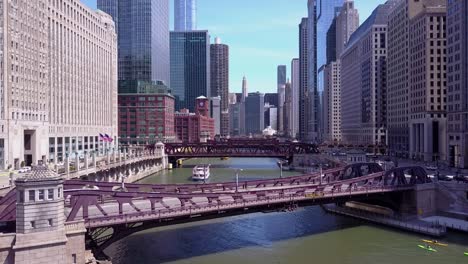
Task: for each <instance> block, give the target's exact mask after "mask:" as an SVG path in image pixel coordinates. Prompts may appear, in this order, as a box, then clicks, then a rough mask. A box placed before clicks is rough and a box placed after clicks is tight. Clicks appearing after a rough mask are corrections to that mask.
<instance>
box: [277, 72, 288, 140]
mask: <svg viewBox="0 0 468 264" xmlns="http://www.w3.org/2000/svg"><path fill="white" fill-rule="evenodd" d="M276 84H277V89H278V90H277V92H278V105H277V107H278V132H279V133H280V134H281V133H283V132H284V102H285V89H286V65H279V66H278V68H277V83H276Z"/></svg>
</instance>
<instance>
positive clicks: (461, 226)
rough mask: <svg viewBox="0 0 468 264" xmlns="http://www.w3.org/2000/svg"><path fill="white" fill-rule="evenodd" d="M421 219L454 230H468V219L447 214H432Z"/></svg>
mask: <svg viewBox="0 0 468 264" xmlns="http://www.w3.org/2000/svg"><path fill="white" fill-rule="evenodd" d="M421 220H423V221H425V222H428V223H437V224H440V225H443V226H445V227H447V228H450V229H453V230H458V231H464V232H468V221H463V220H460V219H455V218H450V217H445V216H431V217H426V218H423V219H421Z"/></svg>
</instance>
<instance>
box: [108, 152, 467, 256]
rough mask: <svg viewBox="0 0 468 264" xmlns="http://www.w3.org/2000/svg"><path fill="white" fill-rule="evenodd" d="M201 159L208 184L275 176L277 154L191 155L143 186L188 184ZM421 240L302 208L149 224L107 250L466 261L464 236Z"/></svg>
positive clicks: (133, 253) (116, 252) (113, 252)
mask: <svg viewBox="0 0 468 264" xmlns="http://www.w3.org/2000/svg"><path fill="white" fill-rule="evenodd" d="M199 163H203V164H207V163H209V164H212V169H211V177H210V180H209V181H210V182H226V181H235V170H236V169H238V168H241V169H243V171H242V172H241V174H240V178H239V180H240V181H243V180H253V179H266V178H274V177H279V176H280V171H279V168H278V166H277V165H276V160H275V159H263V158H262V159H229V160H225V161H221V160H219V159H201V160H200V159H193V160H189V161H186V162H185V163H184V167H183V168H178V169H174V170H173V171H164V172H161V173H158V174H156V175H154V176H152V177H149V178H147V179H145V180H143V181H142V183H190V182H191V180H190V176H191V171H192V168H193V166H194V165H195V164H199ZM296 174H298V173H297V172H284V173H283V176H288V175H296ZM422 238H425V237H423V236H421V235H417V234H411V233H404V232H400V231H398V230H395V229H391V228H386V227H382V226H376V225H372V224H368V223H365V222H361V221H358V220H355V219H351V218H347V217H341V216H336V215H332V214H327V213H325V212H324V211H323V210H322V209H321V208H320V207H308V208H301V209H299V210H297V211H294V212H281V213H268V214H264V213H256V214H250V215H244V216H236V217H227V218H221V219H216V220H209V221H201V222H196V223H190V224H183V225H175V226H169V227H163V228H156V229H150V230H146V231H144V232H140V233H136V234H134V235H131V236H129V237H127V238H125V239H123V240H121V241H119V242H117V243H115V244H114V245H112V246H111V247H110V248H109V249H108V250H107V251H106V253H107V254H108V255H109V256H111V257H112V261H113V263H114V264H133V263H135V264H150V263H151V264H152V263H200V264H205V263H206V264H231V263H232V264H235V263H242V264H247V263H252V264H254V263H259V264H270V263H320V264H322V263H323V264H354V263H356V264H360V263H363V264H374V263H375V264H387V263H388V264H393V263H396V264H406V263H408V264H452V263H453V264H458V263H468V256H464V255H463V252H468V234H459V233H449V234H448V235H447V236H446V237H445V238H444V239H442V241H443V242H444V243H448V244H449V246H448V247H437V246H434V247H435V248H436V249H437V250H438V252H436V253H433V252H428V251H426V250H423V249H420V248H419V247H418V244H422V242H421V241H420V239H422Z"/></svg>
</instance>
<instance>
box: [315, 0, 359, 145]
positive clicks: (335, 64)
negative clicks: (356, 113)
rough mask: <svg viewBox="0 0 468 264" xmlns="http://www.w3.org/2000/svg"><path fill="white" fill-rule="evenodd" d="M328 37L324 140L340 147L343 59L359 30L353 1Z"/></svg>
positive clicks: (338, 18)
mask: <svg viewBox="0 0 468 264" xmlns="http://www.w3.org/2000/svg"><path fill="white" fill-rule="evenodd" d="M337 10H338V13H337V15H336V17H335V19H334V23H333V24H332V25H331V26H330V29H329V30H328V35H327V39H328V41H327V57H328V58H327V65H326V66H325V69H324V78H325V87H324V88H325V90H324V93H323V107H322V109H323V116H322V120H323V130H324V131H323V132H324V140H326V141H329V142H333V143H337V142H341V141H342V134H341V60H340V55H341V53H342V52H343V50H344V47H345V46H346V44H347V43H348V40H349V38H350V37H351V34H352V33H354V31H356V29H357V28H358V27H359V13H358V11H357V10H356V9H354V1H351V0H350V1H345V3H344V4H343V6H342V7H341V8H337Z"/></svg>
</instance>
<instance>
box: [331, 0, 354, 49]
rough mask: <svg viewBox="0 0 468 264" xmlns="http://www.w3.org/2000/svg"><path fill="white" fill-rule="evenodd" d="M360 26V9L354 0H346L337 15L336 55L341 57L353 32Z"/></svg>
mask: <svg viewBox="0 0 468 264" xmlns="http://www.w3.org/2000/svg"><path fill="white" fill-rule="evenodd" d="M358 27H359V11H358V10H357V9H356V8H355V7H354V0H346V1H345V2H344V4H343V6H342V7H341V8H340V12H339V14H338V16H337V17H336V57H337V58H339V57H340V55H341V53H343V50H344V49H345V47H346V44H347V43H348V40H349V38H350V37H351V34H353V33H354V31H356V29H357V28H358Z"/></svg>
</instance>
